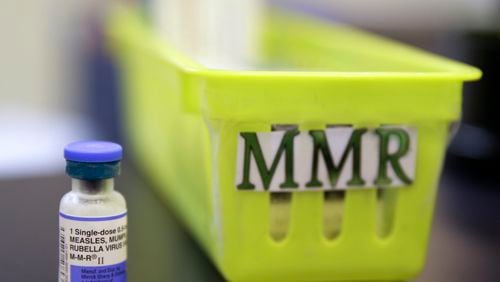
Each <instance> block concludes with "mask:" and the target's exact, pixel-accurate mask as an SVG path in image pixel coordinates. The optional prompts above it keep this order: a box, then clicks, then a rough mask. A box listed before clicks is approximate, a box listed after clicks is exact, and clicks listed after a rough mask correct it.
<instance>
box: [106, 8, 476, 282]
mask: <svg viewBox="0 0 500 282" xmlns="http://www.w3.org/2000/svg"><path fill="white" fill-rule="evenodd" d="M264 30H265V32H264V34H263V36H262V44H261V45H262V47H263V48H262V52H261V58H262V61H261V65H262V66H272V67H273V68H274V66H276V65H279V66H282V67H286V70H283V69H281V70H280V69H276V68H274V69H271V67H270V68H269V70H268V71H267V70H243V71H241V70H238V71H228V70H216V69H208V68H205V67H203V66H201V65H199V64H197V63H196V62H194V60H191V59H190V58H188V57H186V56H185V55H183V54H182V53H181V52H179V51H177V50H175V49H174V48H172V47H171V46H170V45H169V44H168V42H164V41H162V40H160V39H159V38H158V36H157V35H156V34H155V33H154V32H153V31H152V30H151V28H150V27H149V26H148V25H147V24H145V23H143V22H142V21H141V17H140V16H139V15H138V14H136V12H135V11H131V10H127V9H119V10H117V11H116V12H115V13H114V15H113V16H112V17H110V21H109V36H110V38H111V41H110V42H112V47H113V50H114V52H115V54H116V55H117V58H118V59H119V62H120V66H121V70H122V74H123V76H122V81H123V85H124V87H123V88H124V92H125V93H124V112H125V115H124V124H125V125H126V128H127V131H128V136H129V139H130V142H131V145H132V149H133V152H134V156H135V158H136V160H137V161H138V162H139V164H140V166H141V167H142V169H143V170H144V172H145V173H147V175H148V176H149V177H150V178H151V179H152V180H153V181H154V182H155V183H156V187H157V188H158V190H159V192H160V194H161V195H163V196H165V197H164V198H165V199H166V200H168V202H169V203H170V204H171V205H173V206H175V208H176V211H178V215H179V216H180V217H181V218H182V220H183V221H184V222H185V223H186V225H187V226H188V227H189V228H190V230H191V232H192V233H193V234H194V235H195V237H196V238H197V239H198V240H199V242H200V243H201V244H202V246H203V247H204V248H205V250H206V251H207V253H208V254H209V256H210V257H211V258H212V259H213V261H214V262H215V264H216V265H217V267H218V268H219V269H220V271H221V272H222V273H223V274H224V276H225V277H226V278H227V279H229V280H233V281H325V280H326V281H354V280H371V281H374V280H406V279H410V278H412V277H414V276H416V275H417V274H418V273H419V271H420V270H421V269H422V267H423V264H424V262H425V254H426V249H427V242H428V237H429V232H430V226H431V221H432V214H433V209H434V203H435V196H436V188H437V183H438V179H439V175H440V171H441V166H442V161H443V156H444V152H445V148H446V145H447V141H448V140H449V138H450V127H451V125H452V124H453V123H454V122H456V121H457V120H459V119H460V114H461V101H462V100H461V92H462V84H463V82H464V81H467V80H475V79H478V78H479V77H480V75H481V73H480V71H479V70H477V69H475V68H473V67H469V66H466V65H463V64H460V63H456V62H452V61H449V60H447V59H443V58H439V57H436V56H434V55H430V54H426V53H423V52H421V51H418V50H415V49H413V48H410V47H406V46H402V45H400V44H397V43H395V42H392V41H389V40H386V39H383V38H379V37H376V36H373V35H370V34H367V33H365V32H361V31H359V30H356V29H352V28H349V27H344V26H337V25H332V24H328V23H323V22H319V21H314V20H311V19H306V18H301V17H297V16H293V15H290V14H286V13H281V12H276V11H274V12H272V13H271V15H270V16H268V17H266V21H265V23H264ZM264 68H265V67H264ZM283 124H292V125H296V126H298V128H299V130H301V131H302V130H310V129H324V128H325V127H326V126H327V125H328V124H349V125H352V126H353V127H355V128H359V127H368V128H373V127H377V126H380V125H384V124H401V125H406V126H411V127H414V128H416V129H417V130H418V148H416V149H417V155H416V165H415V168H416V172H415V179H414V181H413V183H412V184H411V185H410V186H409V187H405V188H404V189H359V190H356V189H351V190H347V191H346V192H344V193H342V192H337V193H336V194H335V193H326V192H322V191H319V192H318V191H315V192H297V193H287V196H276V195H275V193H270V192H248V191H240V190H237V189H236V185H235V169H236V157H237V140H238V136H239V134H240V133H241V132H247V131H252V132H268V131H271V128H272V126H273V125H283ZM281 195H283V194H281ZM332 195H333V196H332ZM332 198H333V199H334V200H333V201H332V202H329V201H330V200H331V199H332ZM327 203H333V204H331V206H329V205H330V204H327ZM329 209H330V211H327V210H329ZM331 210H333V211H331ZM328 220H332V221H333V222H335V224H338V226H337V227H334V229H335V230H336V231H334V233H335V232H336V234H335V235H334V236H329V235H328V228H331V226H330V224H329V223H328ZM276 226H278V227H280V228H281V227H283V226H285V227H286V228H285V229H284V233H283V234H278V235H279V236H272V234H273V232H274V231H275V230H273V228H276ZM328 226H330V227H328ZM274 235H276V234H274ZM131 267H133V266H131Z"/></svg>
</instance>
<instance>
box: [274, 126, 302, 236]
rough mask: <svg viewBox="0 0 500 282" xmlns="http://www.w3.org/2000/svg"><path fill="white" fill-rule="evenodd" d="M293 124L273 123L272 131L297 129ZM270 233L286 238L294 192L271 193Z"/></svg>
mask: <svg viewBox="0 0 500 282" xmlns="http://www.w3.org/2000/svg"><path fill="white" fill-rule="evenodd" d="M297 128H298V126H297V125H293V124H273V125H271V130H272V131H288V130H294V129H297ZM269 198H270V208H269V235H270V236H271V238H272V239H273V240H274V241H281V240H283V239H285V237H286V236H287V234H288V230H289V226H290V205H291V202H292V193H270V196H269Z"/></svg>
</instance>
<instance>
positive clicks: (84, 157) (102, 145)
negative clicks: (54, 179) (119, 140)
mask: <svg viewBox="0 0 500 282" xmlns="http://www.w3.org/2000/svg"><path fill="white" fill-rule="evenodd" d="M122 154H123V149H122V146H120V145H119V144H116V143H113V142H107V141H78V142H73V143H70V144H68V145H66V147H65V148H64V158H65V159H66V160H68V161H73V162H82V163H106V162H115V161H119V160H121V159H122Z"/></svg>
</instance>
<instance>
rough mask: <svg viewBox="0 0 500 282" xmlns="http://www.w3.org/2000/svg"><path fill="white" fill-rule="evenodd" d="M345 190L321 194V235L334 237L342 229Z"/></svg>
mask: <svg viewBox="0 0 500 282" xmlns="http://www.w3.org/2000/svg"><path fill="white" fill-rule="evenodd" d="M352 126H353V125H352V124H327V125H326V127H327V128H338V127H352ZM344 199H345V191H328V192H325V193H324V194H323V200H324V204H323V235H324V236H325V238H326V239H328V240H334V239H336V238H337V237H338V236H339V235H340V232H341V230H342V218H343V213H344Z"/></svg>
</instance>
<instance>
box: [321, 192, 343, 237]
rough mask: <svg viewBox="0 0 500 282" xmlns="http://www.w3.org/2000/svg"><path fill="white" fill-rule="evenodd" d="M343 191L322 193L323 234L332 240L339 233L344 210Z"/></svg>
mask: <svg viewBox="0 0 500 282" xmlns="http://www.w3.org/2000/svg"><path fill="white" fill-rule="evenodd" d="M344 197H345V191H328V192H325V193H324V205H323V235H324V236H325V238H326V239H328V240H334V239H336V238H337V237H338V236H339V235H340V231H341V229H342V217H343V212H344Z"/></svg>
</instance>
